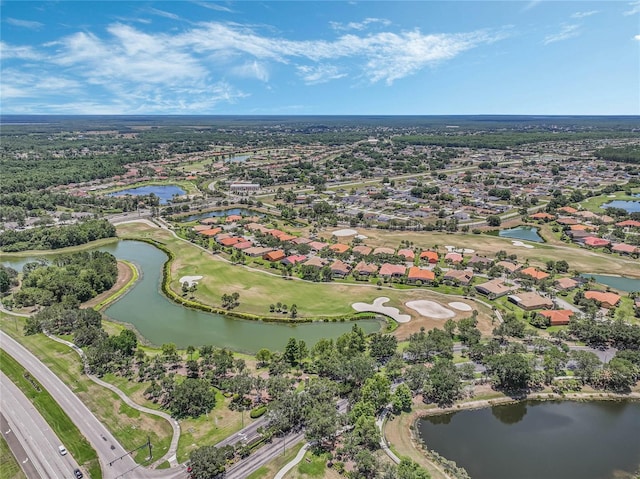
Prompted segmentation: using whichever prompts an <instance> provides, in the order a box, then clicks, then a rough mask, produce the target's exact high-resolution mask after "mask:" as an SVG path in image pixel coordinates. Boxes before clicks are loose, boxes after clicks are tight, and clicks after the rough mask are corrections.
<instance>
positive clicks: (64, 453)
mask: <svg viewBox="0 0 640 479" xmlns="http://www.w3.org/2000/svg"><path fill="white" fill-rule="evenodd" d="M58 451H60V455H61V456H66V455H67V449H66V448H65V447H64V446H58Z"/></svg>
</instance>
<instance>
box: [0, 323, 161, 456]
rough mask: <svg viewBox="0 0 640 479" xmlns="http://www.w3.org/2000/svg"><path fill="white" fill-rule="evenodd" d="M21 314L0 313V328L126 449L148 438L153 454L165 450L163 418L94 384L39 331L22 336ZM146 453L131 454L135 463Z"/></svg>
mask: <svg viewBox="0 0 640 479" xmlns="http://www.w3.org/2000/svg"><path fill="white" fill-rule="evenodd" d="M23 325H24V318H16V317H9V316H8V315H4V314H1V313H0V328H2V330H3V331H4V332H5V333H7V334H9V335H10V336H12V337H13V338H15V339H16V340H17V341H19V342H20V343H21V344H22V345H23V346H25V347H26V348H27V349H29V350H30V351H31V352H32V353H33V354H34V355H35V356H36V357H38V358H39V359H40V360H41V361H42V362H43V363H44V364H45V365H47V366H48V367H49V369H51V370H52V371H53V372H54V373H55V374H56V376H58V377H59V378H60V379H61V380H62V381H63V382H64V383H65V384H66V385H67V386H68V387H69V388H70V389H71V390H72V391H73V392H74V393H75V394H76V395H77V396H78V397H79V398H80V399H81V400H82V402H84V404H85V405H86V406H87V407H88V408H89V409H90V410H91V411H92V412H93V413H94V414H95V415H96V417H97V418H98V419H99V420H100V422H102V423H103V424H104V425H105V426H106V427H107V429H109V431H111V433H112V434H113V435H114V436H115V437H116V439H117V440H118V441H119V442H120V443H121V444H122V446H123V447H124V448H125V449H127V450H132V449H135V448H137V447H139V446H140V445H142V444H144V443H145V442H146V441H147V436H148V437H150V438H151V443H152V444H153V447H154V449H153V451H154V457H155V458H158V457H160V456H162V455H163V454H165V453H166V452H167V451H168V450H169V444H170V442H171V436H172V429H171V425H170V424H169V423H168V422H167V421H166V420H165V419H163V418H160V417H157V416H152V415H149V414H144V413H141V412H139V411H137V410H136V409H133V408H131V407H129V406H127V405H126V404H125V403H124V402H123V401H122V400H121V399H120V398H119V397H118V396H117V395H116V394H115V393H113V392H111V391H109V390H108V389H105V388H103V387H102V386H99V385H97V384H95V383H94V382H93V381H91V380H90V379H89V378H87V377H86V376H85V375H84V374H83V373H82V364H81V361H80V358H79V357H78V355H77V354H76V353H75V352H74V351H73V350H72V349H71V348H69V347H68V346H66V345H64V344H60V343H57V342H55V341H53V340H51V339H49V338H47V337H46V336H44V335H43V334H36V335H33V336H24V334H23V333H22V331H23ZM146 456H147V453H146V452H145V451H142V450H141V451H139V452H138V453H137V454H135V455H134V459H135V460H136V462H138V463H141V464H142V463H145V462H146Z"/></svg>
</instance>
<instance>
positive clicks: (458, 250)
mask: <svg viewBox="0 0 640 479" xmlns="http://www.w3.org/2000/svg"><path fill="white" fill-rule="evenodd" d="M445 249H446V250H447V251H448V252H449V253H462V254H473V253H475V252H476V250H474V249H470V248H458V247H457V246H451V245H447V246H445Z"/></svg>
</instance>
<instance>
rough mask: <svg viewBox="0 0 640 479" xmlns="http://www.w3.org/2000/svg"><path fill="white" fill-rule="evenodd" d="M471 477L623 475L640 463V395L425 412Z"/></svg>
mask: <svg viewBox="0 0 640 479" xmlns="http://www.w3.org/2000/svg"><path fill="white" fill-rule="evenodd" d="M418 430H419V433H420V436H421V437H422V439H423V440H424V441H425V443H426V444H427V446H428V447H429V449H432V450H435V451H436V452H438V453H439V454H441V455H442V456H444V457H446V458H447V459H450V460H453V461H455V462H456V463H458V465H459V466H462V467H464V468H465V469H466V470H467V472H468V473H469V474H470V476H471V477H472V479H613V478H616V479H621V478H630V477H633V476H632V475H631V473H633V472H635V471H636V470H637V469H638V467H639V466H640V402H630V401H629V402H614V401H598V402H571V401H563V402H560V401H553V402H551V401H546V402H539V401H538V402H536V401H528V402H520V403H516V404H510V405H505V406H496V407H493V408H485V409H478V410H475V411H461V412H456V413H453V414H446V415H442V416H433V417H430V418H423V419H421V420H420V421H419V422H418Z"/></svg>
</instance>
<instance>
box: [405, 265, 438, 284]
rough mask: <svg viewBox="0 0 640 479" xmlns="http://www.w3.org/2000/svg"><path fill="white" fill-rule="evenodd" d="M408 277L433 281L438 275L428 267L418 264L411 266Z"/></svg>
mask: <svg viewBox="0 0 640 479" xmlns="http://www.w3.org/2000/svg"><path fill="white" fill-rule="evenodd" d="M407 278H408V279H415V280H418V279H419V280H422V281H433V280H434V279H435V278H436V275H435V274H434V272H433V271H429V270H428V269H421V268H418V267H417V266H412V267H411V268H409V274H408V275H407Z"/></svg>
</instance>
